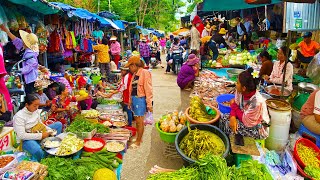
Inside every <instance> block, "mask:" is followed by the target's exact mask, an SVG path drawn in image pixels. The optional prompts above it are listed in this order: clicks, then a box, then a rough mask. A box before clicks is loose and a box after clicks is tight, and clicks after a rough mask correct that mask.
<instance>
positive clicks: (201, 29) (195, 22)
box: [192, 15, 204, 37]
mask: <svg viewBox="0 0 320 180" xmlns="http://www.w3.org/2000/svg"><path fill="white" fill-rule="evenodd" d="M198 23H199V25H198V26H197V25H196V24H198ZM192 24H195V25H196V28H197V30H198V31H199V33H200V37H201V35H202V31H203V30H204V25H203V23H202V21H201V19H200V17H199V16H198V15H197V16H195V17H194V18H193V20H192Z"/></svg>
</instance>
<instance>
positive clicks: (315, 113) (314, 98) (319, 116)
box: [300, 89, 320, 135]
mask: <svg viewBox="0 0 320 180" xmlns="http://www.w3.org/2000/svg"><path fill="white" fill-rule="evenodd" d="M300 117H301V118H300V119H301V121H302V124H303V125H304V126H305V127H306V128H307V129H308V130H310V131H311V132H313V133H315V134H318V135H320V90H319V89H318V90H315V91H314V92H313V93H311V94H310V96H309V98H308V100H307V102H306V103H305V104H304V105H303V106H302V108H301V112H300Z"/></svg>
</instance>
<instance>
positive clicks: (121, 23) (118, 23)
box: [113, 20, 125, 30]
mask: <svg viewBox="0 0 320 180" xmlns="http://www.w3.org/2000/svg"><path fill="white" fill-rule="evenodd" d="M113 22H114V23H115V24H116V25H117V26H118V27H119V28H120V29H121V30H124V29H125V27H124V24H123V22H122V21H121V20H115V21H113Z"/></svg>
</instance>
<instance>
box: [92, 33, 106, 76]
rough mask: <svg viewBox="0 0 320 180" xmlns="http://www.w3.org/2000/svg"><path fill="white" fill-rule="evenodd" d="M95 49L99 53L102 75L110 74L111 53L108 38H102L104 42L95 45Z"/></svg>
mask: <svg viewBox="0 0 320 180" xmlns="http://www.w3.org/2000/svg"><path fill="white" fill-rule="evenodd" d="M93 49H94V50H95V51H97V53H98V62H99V68H100V73H101V76H102V77H108V76H109V74H110V55H109V45H108V40H107V39H106V38H103V39H102V43H101V44H98V45H95V46H93Z"/></svg>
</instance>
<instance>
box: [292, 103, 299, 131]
mask: <svg viewBox="0 0 320 180" xmlns="http://www.w3.org/2000/svg"><path fill="white" fill-rule="evenodd" d="M292 121H293V124H294V126H295V127H296V128H299V127H300V125H301V119H300V111H297V110H296V109H295V108H292Z"/></svg>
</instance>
